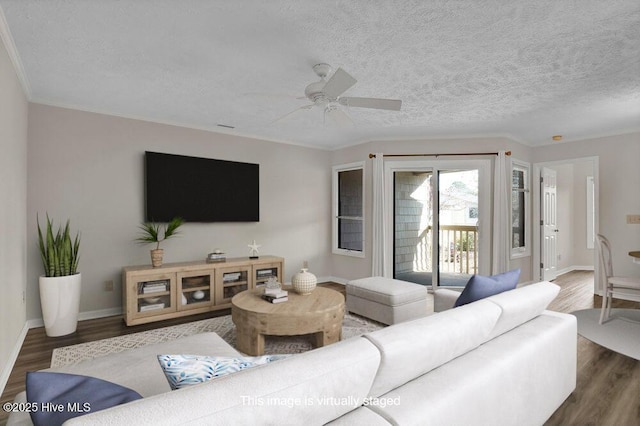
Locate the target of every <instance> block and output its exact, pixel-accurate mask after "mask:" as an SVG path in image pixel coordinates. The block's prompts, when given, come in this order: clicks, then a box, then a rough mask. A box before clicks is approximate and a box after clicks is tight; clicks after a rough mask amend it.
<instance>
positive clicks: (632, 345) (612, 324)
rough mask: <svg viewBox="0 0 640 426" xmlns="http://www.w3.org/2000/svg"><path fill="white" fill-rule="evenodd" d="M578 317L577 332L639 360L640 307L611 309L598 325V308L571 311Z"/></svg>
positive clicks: (594, 341)
mask: <svg viewBox="0 0 640 426" xmlns="http://www.w3.org/2000/svg"><path fill="white" fill-rule="evenodd" d="M572 314H573V315H575V316H576V317H577V318H578V334H579V335H581V336H582V337H584V338H585V339H589V340H591V341H592V342H593V343H597V344H598V345H600V346H604V347H605V348H607V349H611V350H612V351H615V352H618V353H621V354H623V355H626V356H628V357H631V358H634V359H637V360H640V309H612V310H611V317H610V318H609V320H608V321H606V322H605V323H604V324H602V325H600V324H599V321H600V309H585V310H582V311H576V312H572Z"/></svg>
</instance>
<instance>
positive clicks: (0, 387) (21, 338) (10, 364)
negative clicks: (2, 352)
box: [0, 322, 29, 395]
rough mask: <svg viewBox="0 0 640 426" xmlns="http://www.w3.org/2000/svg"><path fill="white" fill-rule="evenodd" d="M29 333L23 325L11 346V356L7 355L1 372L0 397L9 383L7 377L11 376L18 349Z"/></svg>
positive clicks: (26, 325)
mask: <svg viewBox="0 0 640 426" xmlns="http://www.w3.org/2000/svg"><path fill="white" fill-rule="evenodd" d="M28 332H29V326H28V323H26V322H25V323H24V326H23V327H22V331H21V332H20V335H19V336H18V340H17V342H16V344H15V345H14V346H13V350H12V351H11V354H9V359H8V360H7V365H5V367H4V369H3V370H2V374H1V375H0V395H2V394H3V393H4V388H5V386H7V382H8V381H9V376H10V375H11V371H13V366H14V365H15V363H16V360H17V359H18V354H19V353H20V349H22V344H23V343H24V339H25V337H27V333H28Z"/></svg>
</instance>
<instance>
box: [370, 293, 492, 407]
mask: <svg viewBox="0 0 640 426" xmlns="http://www.w3.org/2000/svg"><path fill="white" fill-rule="evenodd" d="M500 314H501V310H500V308H499V307H498V306H497V305H496V304H494V303H491V302H488V301H486V300H480V301H478V302H476V303H471V304H468V305H465V306H461V307H459V308H457V309H451V310H448V311H445V312H442V313H439V314H437V315H431V316H429V317H425V318H420V319H417V320H413V321H408V322H404V323H401V324H396V325H392V326H389V327H386V328H383V329H381V330H377V331H374V332H373V333H368V334H365V338H367V339H369V340H370V341H371V342H372V343H373V344H374V345H376V347H377V348H378V349H379V350H380V353H381V354H382V359H381V361H380V368H379V369H378V374H377V375H376V380H375V381H374V383H373V386H372V389H371V396H372V397H378V396H380V395H382V394H384V393H385V392H388V391H390V390H391V389H394V388H397V387H398V386H402V385H403V384H405V383H407V382H408V381H410V380H413V379H414V378H416V377H418V376H421V375H423V374H425V373H427V372H429V371H431V370H433V369H434V368H437V367H439V366H441V365H442V364H445V363H447V362H448V361H450V360H451V359H453V358H456V357H458V356H460V355H462V354H464V353H466V352H468V351H470V350H472V349H474V348H476V347H478V346H479V345H481V344H482V343H484V342H486V341H487V339H488V338H489V335H490V333H491V332H492V330H493V329H494V327H495V324H496V322H497V321H498V318H499V317H500Z"/></svg>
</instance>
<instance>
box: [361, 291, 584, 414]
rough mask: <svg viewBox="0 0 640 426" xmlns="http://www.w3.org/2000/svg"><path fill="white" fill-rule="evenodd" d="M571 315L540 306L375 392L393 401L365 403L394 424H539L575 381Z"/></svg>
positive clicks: (555, 406) (574, 333)
mask: <svg viewBox="0 0 640 426" xmlns="http://www.w3.org/2000/svg"><path fill="white" fill-rule="evenodd" d="M519 290H520V289H518V290H516V291H519ZM478 303H480V302H478ZM460 309H462V308H460ZM456 310H457V309H454V310H453V311H456ZM439 315H440V314H438V316H439ZM571 317H572V315H569V314H560V313H556V312H549V311H545V312H543V313H542V314H541V315H539V316H537V317H536V318H534V319H533V320H531V321H528V322H527V323H525V324H523V325H522V326H520V327H517V328H515V329H514V330H512V331H510V332H508V333H505V334H503V335H502V336H500V337H498V338H496V339H493V340H490V341H488V342H486V343H485V344H483V345H481V346H479V347H478V348H477V349H476V350H474V351H471V352H468V353H466V354H465V355H463V356H461V357H458V358H456V359H454V360H452V361H450V362H449V363H447V364H445V365H443V366H441V367H439V368H437V369H435V370H433V371H431V372H430V373H429V374H426V375H424V376H421V377H418V378H416V379H415V380H412V381H411V382H409V383H407V384H406V385H404V386H402V387H400V388H398V389H395V390H393V391H391V392H389V393H388V394H385V395H383V396H382V398H387V399H388V400H392V401H393V400H398V401H400V403H399V404H388V405H387V406H386V407H382V406H370V407H369V409H371V410H373V411H375V412H376V413H378V414H379V415H380V416H381V417H384V418H386V419H387V420H388V421H389V423H390V424H394V425H421V424H428V425H429V426H450V425H514V426H515V425H518V426H539V425H542V424H545V422H546V420H547V419H548V418H549V417H550V416H551V415H552V414H553V412H554V411H555V410H556V409H557V408H558V407H559V406H560V404H562V402H563V401H564V400H565V399H566V398H567V397H568V396H569V394H570V393H571V392H572V391H573V390H574V389H575V386H576V347H577V342H576V339H577V333H576V321H575V317H573V318H571Z"/></svg>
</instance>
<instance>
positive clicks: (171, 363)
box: [158, 355, 291, 390]
mask: <svg viewBox="0 0 640 426" xmlns="http://www.w3.org/2000/svg"><path fill="white" fill-rule="evenodd" d="M290 356H291V355H263V356H251V357H242V356H238V357H223V356H204V355H158V361H159V362H160V366H161V367H162V371H164V375H165V376H166V377H167V380H168V381H169V386H171V389H173V390H176V389H180V388H182V387H185V386H191V385H196V384H198V383H203V382H206V381H208V380H211V379H213V378H216V377H222V376H226V375H227V374H231V373H235V372H236V371H240V370H244V369H246V368H251V367H255V366H257V365H263V364H268V363H270V362H272V361H277V360H279V359H283V358H287V357H290Z"/></svg>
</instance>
